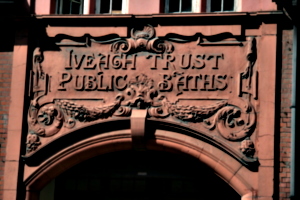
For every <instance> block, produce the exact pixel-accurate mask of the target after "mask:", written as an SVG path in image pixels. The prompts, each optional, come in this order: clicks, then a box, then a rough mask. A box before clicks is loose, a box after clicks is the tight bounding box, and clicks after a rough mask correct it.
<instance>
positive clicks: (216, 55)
mask: <svg viewBox="0 0 300 200" xmlns="http://www.w3.org/2000/svg"><path fill="white" fill-rule="evenodd" d="M212 58H215V64H214V66H213V67H212V69H219V58H222V59H224V55H223V54H213V55H210V56H208V58H207V60H210V59H212Z"/></svg>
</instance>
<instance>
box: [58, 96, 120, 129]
mask: <svg viewBox="0 0 300 200" xmlns="http://www.w3.org/2000/svg"><path fill="white" fill-rule="evenodd" d="M120 102H121V99H120V98H118V97H117V99H116V101H115V102H114V103H112V104H110V105H107V106H103V107H92V108H88V107H84V106H83V105H78V104H76V103H74V102H72V101H68V100H57V101H56V102H55V104H56V105H57V106H58V107H60V109H61V110H62V111H63V112H64V113H65V114H66V115H67V116H69V117H70V119H69V124H70V123H71V124H74V123H75V121H74V120H73V121H72V119H75V120H79V121H81V122H89V121H94V120H97V119H104V118H108V117H110V116H112V115H113V113H114V112H115V111H116V110H117V108H118V107H119V106H120Z"/></svg>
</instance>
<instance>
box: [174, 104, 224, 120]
mask: <svg viewBox="0 0 300 200" xmlns="http://www.w3.org/2000/svg"><path fill="white" fill-rule="evenodd" d="M226 105H227V101H219V102H217V103H216V104H214V105H210V106H178V105H176V104H170V106H169V112H170V113H171V114H172V115H173V116H174V117H176V118H178V119H181V120H183V121H195V122H201V121H203V120H205V119H207V118H209V117H211V116H212V115H213V114H215V113H216V112H217V111H218V110H219V109H220V108H222V107H224V106H226Z"/></svg>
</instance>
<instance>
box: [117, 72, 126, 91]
mask: <svg viewBox="0 0 300 200" xmlns="http://www.w3.org/2000/svg"><path fill="white" fill-rule="evenodd" d="M126 78H127V75H125V76H124V77H123V76H117V77H116V78H115V87H116V88H117V89H118V90H124V89H125V88H126V87H127V83H126V82H125V83H123V85H121V86H120V81H119V80H120V79H123V80H124V81H126Z"/></svg>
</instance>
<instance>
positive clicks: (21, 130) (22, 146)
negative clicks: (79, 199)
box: [0, 0, 293, 200]
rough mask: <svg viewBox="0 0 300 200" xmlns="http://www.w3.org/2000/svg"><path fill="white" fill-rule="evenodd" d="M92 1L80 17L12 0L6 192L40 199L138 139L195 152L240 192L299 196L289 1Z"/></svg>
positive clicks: (4, 106)
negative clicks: (185, 4)
mask: <svg viewBox="0 0 300 200" xmlns="http://www.w3.org/2000/svg"><path fill="white" fill-rule="evenodd" d="M86 2H88V3H86V4H85V5H88V6H90V7H88V8H85V9H84V11H83V12H84V15H80V16H78V15H56V14H53V10H55V9H54V7H53V6H55V1H50V0H43V1H36V2H35V3H34V2H31V3H32V4H31V5H30V4H28V2H27V1H24V2H23V3H20V4H19V3H15V5H16V6H17V7H18V10H23V11H24V16H23V15H22V16H21V15H20V14H16V17H15V18H14V20H12V17H9V20H11V22H12V23H14V25H15V27H17V28H16V31H15V33H14V34H15V37H14V38H12V36H11V34H12V31H10V32H8V33H10V34H8V33H6V34H4V35H3V37H1V41H2V42H3V43H5V44H6V45H5V47H3V48H1V52H0V72H1V74H0V91H1V93H0V100H1V101H0V106H1V107H0V134H1V135H0V145H1V146H0V147H1V149H0V157H1V163H0V176H1V180H0V189H1V192H0V199H3V200H10V199H27V200H36V199H43V198H44V197H45V196H43V195H44V194H45V190H43V188H45V187H49V184H50V183H51V181H52V180H55V179H56V178H57V177H59V175H60V174H62V173H64V172H66V171H68V170H69V169H71V168H72V167H73V166H76V165H78V164H80V163H83V162H84V161H86V160H88V159H91V158H94V157H96V156H99V155H106V154H109V153H112V152H125V151H127V150H133V151H138V152H140V151H145V150H147V151H158V152H169V153H172V154H175V155H176V154H182V155H184V156H188V157H189V156H190V157H193V158H195V159H196V160H198V161H199V163H204V164H205V165H206V166H208V167H209V168H210V169H211V170H212V171H214V173H215V174H216V175H217V176H219V177H220V178H221V179H223V180H224V181H225V183H226V184H228V185H229V186H230V187H231V188H232V189H233V190H234V191H235V192H236V193H237V194H238V195H240V198H241V199H242V200H246V199H257V200H271V199H280V200H287V199H290V191H291V185H290V181H291V179H290V178H291V170H290V169H291V96H292V91H291V88H292V84H293V83H292V60H293V57H292V56H293V39H292V38H293V29H292V25H293V22H291V21H290V19H289V17H290V16H289V15H288V14H287V13H286V10H285V9H283V10H284V12H283V11H282V7H281V4H280V2H273V1H271V0H270V1H259V0H257V1H256V3H253V2H251V4H249V2H247V1H239V2H238V3H237V10H236V11H237V12H224V13H222V12H221V13H204V12H203V11H204V10H203V9H204V8H203V6H204V5H205V2H204V1H195V5H197V6H200V7H199V8H197V9H198V10H199V11H198V12H197V13H180V14H175V13H171V14H170V13H163V12H164V2H160V1H153V2H152V3H151V4H149V1H145V2H140V1H136V0H135V1H134V0H128V2H127V1H126V3H127V6H128V7H127V8H126V9H127V11H124V12H125V13H124V14H117V15H101V14H99V15H94V14H93V15H89V13H93V12H91V10H93V9H92V8H91V6H92V5H91V4H92V3H94V1H86ZM3 5H4V4H3ZM0 6H1V3H0ZM126 9H125V10H126ZM30 12H31V13H33V15H31V16H29V15H28V14H29V13H30ZM85 12H88V13H85ZM122 12H123V11H122ZM26 14H27V15H28V16H25V15H26ZM5 20H6V21H7V16H5V17H3V21H5ZM8 35H10V36H9V37H8V38H10V40H9V42H7V41H5V39H4V38H5V37H7V36H8ZM1 36H2V35H1ZM4 36H5V37H4ZM83 133H84V134H83ZM47 185H48V186H47ZM41 191H42V192H41ZM53 192H54V191H53ZM46 196H47V195H46ZM50 196H51V195H50ZM226 198H227V197H226Z"/></svg>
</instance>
